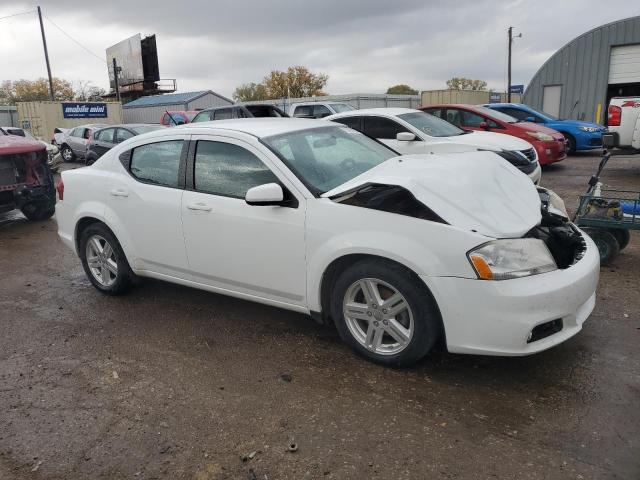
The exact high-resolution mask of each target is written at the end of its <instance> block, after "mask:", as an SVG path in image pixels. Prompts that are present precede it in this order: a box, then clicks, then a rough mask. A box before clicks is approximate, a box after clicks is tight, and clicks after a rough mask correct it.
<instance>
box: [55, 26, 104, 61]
mask: <svg viewBox="0 0 640 480" xmlns="http://www.w3.org/2000/svg"><path fill="white" fill-rule="evenodd" d="M43 17H44V18H46V19H47V21H49V22H50V23H51V25H53V26H54V27H56V28H57V29H58V30H60V31H61V32H62V33H63V34H64V35H65V36H66V37H67V38H68V39H69V40H71V41H72V42H73V43H75V44H76V45H78V46H79V47H80V48H82V49H83V50H84V51H85V52H87V53H89V54H90V55H93V56H94V57H96V58H97V59H98V60H100V61H101V62H104V63H105V64H106V63H107V61H106V60H105V59H104V58H102V57H101V56H99V55H97V54H95V53H94V52H92V51H91V50H89V49H88V48H87V47H85V46H84V45H82V44H81V43H80V42H79V41H77V40H76V39H75V38H73V37H72V36H71V35H69V34H68V33H67V32H65V31H64V30H63V29H62V28H61V27H59V26H58V25H57V24H56V23H55V22H54V21H53V20H51V19H50V18H49V17H47V16H46V15H43Z"/></svg>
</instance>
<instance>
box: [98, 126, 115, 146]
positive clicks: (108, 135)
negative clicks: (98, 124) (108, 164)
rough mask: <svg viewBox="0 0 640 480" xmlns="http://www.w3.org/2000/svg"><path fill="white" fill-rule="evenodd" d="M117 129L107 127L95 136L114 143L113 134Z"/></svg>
mask: <svg viewBox="0 0 640 480" xmlns="http://www.w3.org/2000/svg"><path fill="white" fill-rule="evenodd" d="M115 131H116V130H115V128H107V129H106V130H102V131H100V132H98V133H97V134H96V135H94V137H96V140H100V141H101V142H108V143H113V134H114V133H115Z"/></svg>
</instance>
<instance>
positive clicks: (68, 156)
mask: <svg viewBox="0 0 640 480" xmlns="http://www.w3.org/2000/svg"><path fill="white" fill-rule="evenodd" d="M62 158H63V159H64V161H65V162H70V161H71V160H72V159H73V152H72V151H71V149H70V148H69V147H65V148H63V149H62Z"/></svg>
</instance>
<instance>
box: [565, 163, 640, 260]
mask: <svg viewBox="0 0 640 480" xmlns="http://www.w3.org/2000/svg"><path fill="white" fill-rule="evenodd" d="M610 156H611V154H610V153H608V152H605V154H604V156H603V157H602V160H601V161H600V165H599V166H598V172H597V173H596V174H595V175H593V176H592V177H591V179H590V180H589V187H588V188H587V192H586V193H585V194H583V195H580V198H579V203H578V209H577V210H576V213H575V215H574V216H573V222H574V223H575V224H576V225H578V226H579V227H580V228H581V229H582V230H584V231H585V232H587V233H588V234H589V236H590V237H591V238H592V239H593V241H594V242H595V244H596V245H597V246H598V250H599V251H600V263H601V264H602V265H606V264H607V263H609V262H610V261H611V260H613V259H614V258H615V257H616V255H618V253H619V252H620V250H623V249H624V248H625V247H626V246H627V245H628V244H629V239H630V238H631V235H630V233H629V231H630V230H640V192H631V191H628V190H612V189H607V188H602V184H601V183H600V174H601V173H602V170H603V169H604V167H605V165H606V164H607V162H608V161H609V158H610Z"/></svg>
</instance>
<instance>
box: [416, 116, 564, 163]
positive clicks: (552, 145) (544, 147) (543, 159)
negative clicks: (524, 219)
mask: <svg viewBox="0 0 640 480" xmlns="http://www.w3.org/2000/svg"><path fill="white" fill-rule="evenodd" d="M420 110H422V111H424V112H427V113H430V114H431V115H435V116H436V117H440V118H442V119H444V120H446V121H447V122H449V123H453V124H454V125H456V126H458V127H460V128H462V129H465V130H486V131H487V132H495V133H505V134H507V135H513V136H514V137H518V138H522V139H523V140H526V141H528V142H529V143H531V145H533V147H534V148H535V149H536V152H537V153H538V162H540V165H549V164H550V163H555V162H559V161H560V160H564V159H565V158H567V145H566V140H565V138H564V136H563V135H562V134H561V133H560V132H556V131H555V130H552V129H551V128H547V127H544V126H542V125H538V124H535V123H530V122H521V121H519V120H518V119H516V118H513V117H511V116H509V115H506V114H504V113H502V112H498V111H496V110H492V109H489V108H485V107H480V106H476V105H457V104H452V105H429V106H428V107H420Z"/></svg>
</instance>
